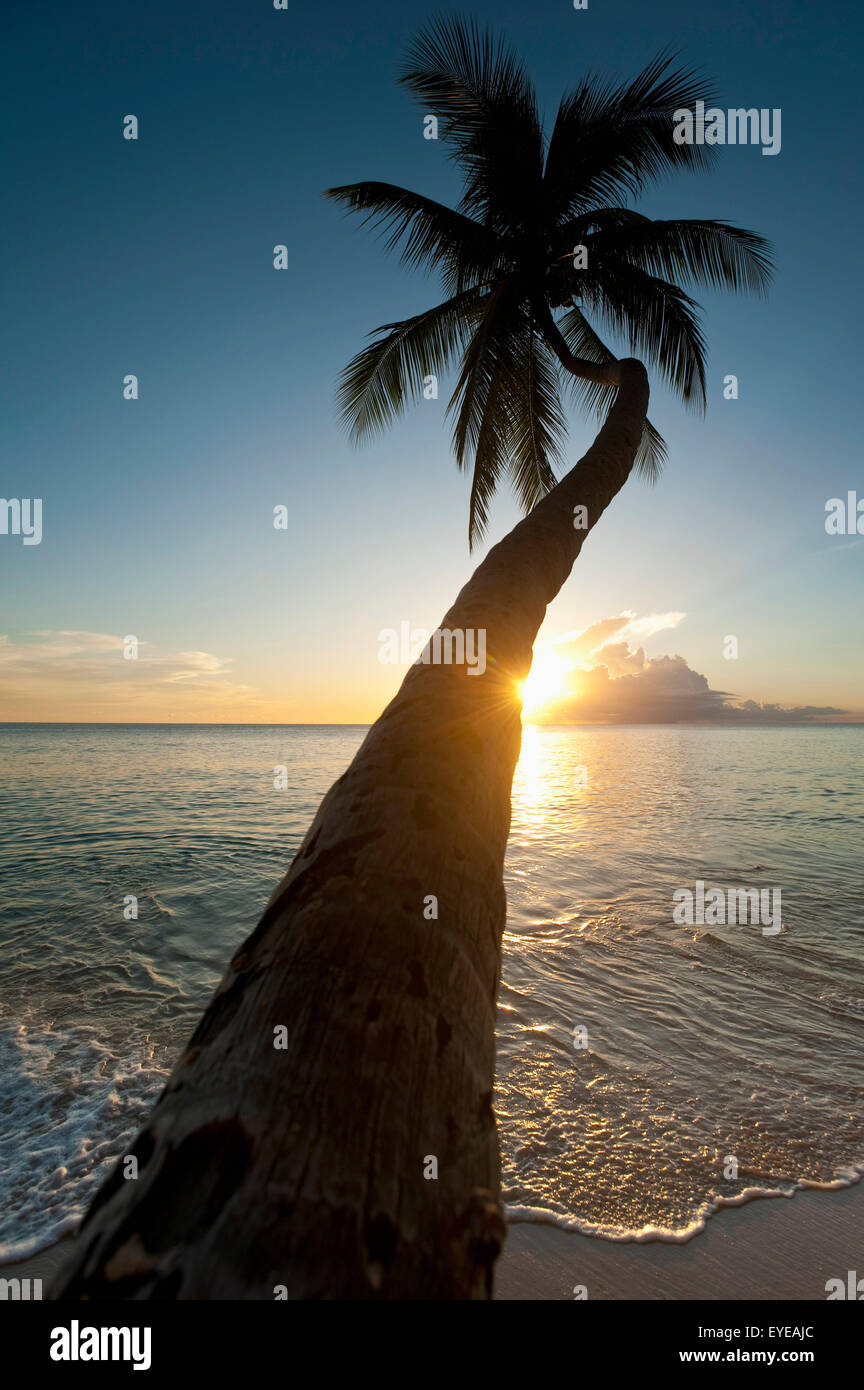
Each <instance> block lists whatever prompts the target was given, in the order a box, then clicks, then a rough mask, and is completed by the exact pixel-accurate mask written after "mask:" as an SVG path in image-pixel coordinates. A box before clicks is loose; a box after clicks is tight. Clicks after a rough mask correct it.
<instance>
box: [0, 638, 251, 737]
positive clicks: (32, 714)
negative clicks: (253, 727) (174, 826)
mask: <svg viewBox="0 0 864 1390" xmlns="http://www.w3.org/2000/svg"><path fill="white" fill-rule="evenodd" d="M123 652H124V637H122V636H116V635H114V634H111V633H104V632H85V631H77V630H61V631H46V630H39V631H36V632H33V633H29V634H26V635H25V636H23V637H21V638H20V639H16V640H14V641H13V640H11V639H10V638H9V637H8V636H2V635H0V719H3V720H21V719H24V720H33V721H38V720H40V719H48V720H57V719H62V720H67V721H69V722H70V723H71V722H75V721H77V720H82V721H88V720H96V721H111V720H116V721H118V722H125V721H133V722H134V721H136V720H141V721H142V722H149V721H159V720H163V719H164V720H171V719H177V720H180V721H183V720H188V721H190V722H196V723H197V722H207V721H213V722H219V721H222V720H224V721H229V722H230V721H233V720H254V719H256V718H261V717H262V705H263V701H262V700H261V699H260V698H259V696H258V694H257V692H256V691H255V690H254V689H253V688H252V687H251V686H247V685H243V684H241V683H239V682H238V681H236V680H234V679H233V677H232V673H231V665H232V662H231V658H230V657H221V656H216V655H214V654H213V653H212V652H202V651H181V652H170V651H160V650H159V649H158V648H157V647H156V646H155V645H154V644H153V643H151V642H147V641H140V642H139V646H138V656H137V658H136V659H131V660H127V659H125V658H124V655H123Z"/></svg>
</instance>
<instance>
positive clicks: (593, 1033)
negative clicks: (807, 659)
mask: <svg viewBox="0 0 864 1390" xmlns="http://www.w3.org/2000/svg"><path fill="white" fill-rule="evenodd" d="M363 733H364V730H363V729H360V728H353V727H323V726H322V727H308V726H307V727H296V726H295V727H286V726H276V727H254V728H253V727H232V726H229V727H212V726H211V727H201V726H197V727H190V726H186V727H171V728H166V727H162V726H138V727H136V726H124V727H119V726H118V727H112V726H80V725H79V726H72V725H69V726H63V725H53V726H22V725H6V726H0V767H2V770H3V777H2V791H0V883H2V898H0V947H2V957H0V1000H2V1002H0V1116H2V1140H0V1142H2V1154H0V1211H2V1218H0V1259H3V1260H8V1259H10V1258H12V1257H13V1256H15V1255H19V1256H20V1255H23V1254H26V1253H29V1252H32V1251H35V1250H37V1249H39V1248H41V1247H42V1246H44V1245H47V1244H49V1243H50V1242H51V1241H53V1240H54V1239H56V1238H57V1236H58V1235H60V1234H62V1233H63V1232H64V1231H67V1230H69V1229H72V1228H73V1227H74V1226H75V1224H76V1223H77V1221H78V1220H79V1219H80V1216H81V1214H82V1213H83V1210H84V1208H85V1207H86V1204H87V1201H88V1200H89V1198H90V1196H91V1195H92V1193H93V1190H94V1188H95V1187H96V1186H97V1185H98V1183H99V1182H100V1181H101V1179H102V1178H103V1177H104V1176H105V1173H106V1172H107V1170H108V1168H109V1167H110V1165H111V1163H112V1162H113V1161H114V1159H115V1157H116V1156H117V1155H118V1154H119V1153H122V1152H124V1151H125V1149H126V1147H127V1146H128V1142H129V1140H130V1139H131V1137H132V1135H133V1133H134V1132H135V1130H136V1128H137V1127H138V1125H139V1124H140V1122H141V1120H142V1117H143V1116H144V1114H145V1113H146V1111H147V1108H148V1106H149V1105H150V1104H151V1103H152V1101H153V1100H154V1098H155V1097H156V1095H157V1094H158V1092H159V1090H160V1088H161V1086H162V1084H163V1082H164V1080H165V1077H166V1075H167V1074H168V1072H169V1070H170V1068H171V1066H172V1063H173V1060H174V1058H175V1057H176V1056H177V1054H178V1052H179V1051H180V1049H181V1047H182V1044H183V1043H184V1041H185V1040H186V1038H187V1037H188V1035H189V1033H190V1032H191V1030H192V1029H193V1027H194V1026H195V1023H196V1021H197V1019H198V1016H199V1014H200V1013H201V1011H202V1009H203V1008H204V1007H205V1006H206V1004H207V1002H208V999H209V996H210V994H211V991H212V990H213V988H214V986H215V984H216V982H217V981H218V979H219V977H220V976H221V974H222V971H223V968H224V966H225V963H226V961H227V960H228V958H229V956H230V955H231V953H232V952H233V951H234V949H235V948H236V947H237V945H238V944H239V943H240V941H241V940H242V939H243V938H244V937H245V936H246V935H247V933H248V932H249V931H250V930H251V928H252V927H253V926H254V925H255V921H256V919H257V916H258V914H259V912H260V910H261V908H262V907H263V905H264V903H265V901H266V899H267V897H268V896H269V893H270V892H271V890H272V888H273V886H274V885H275V883H276V882H277V880H278V879H279V878H280V877H281V875H282V874H283V873H284V871H285V869H286V867H287V865H288V863H289V861H290V859H291V857H292V855H293V853H294V851H295V850H296V848H297V846H298V844H299V842H300V840H301V838H302V836H303V834H304V832H305V830H306V828H307V826H308V824H309V821H310V819H311V817H312V815H313V813H314V811H315V809H316V807H317V804H318V802H319V800H320V798H321V797H322V796H323V794H324V792H326V790H327V788H328V787H329V786H330V784H331V783H332V782H333V781H334V780H335V778H336V777H338V776H339V774H340V773H341V772H342V771H344V769H345V767H346V765H347V764H348V762H349V761H350V759H351V757H352V755H353V753H354V752H355V750H356V749H357V747H358V746H359V744H360V742H361V739H362V737H363ZM280 764H281V765H285V766H287V768H288V786H287V788H286V789H285V790H282V791H276V790H274V787H273V769H274V767H275V766H277V765H280ZM862 774H864V730H862V729H859V728H814V729H800V728H799V729H781V728H777V729H748V730H732V729H693V728H688V729H684V728H656V727H650V728H645V727H639V728H614V729H609V728H568V729H535V728H528V729H526V731H525V740H524V744H523V754H522V759H521V761H520V764H519V768H518V770H517V775H516V780H515V784H514V814H513V830H512V836H511V841H510V846H509V851H508V858H507V872H506V886H507V893H508V899H509V904H510V914H509V926H508V932H507V937H506V942H505V960H504V983H503V987H502V990H501V998H500V1006H501V1007H500V1014H499V1036H498V1082H497V1108H498V1115H499V1122H500V1131H501V1142H502V1151H503V1163H504V1183H505V1195H506V1199H507V1201H508V1204H509V1205H510V1208H511V1213H512V1214H513V1216H515V1217H522V1218H526V1219H533V1220H551V1221H555V1222H558V1223H560V1224H562V1225H570V1226H574V1227H577V1228H579V1229H582V1230H585V1231H589V1232H594V1233H596V1234H598V1235H604V1236H607V1237H611V1238H618V1239H627V1238H629V1239H633V1238H639V1239H646V1238H647V1239H650V1238H666V1239H679V1240H680V1239H686V1238H688V1237H689V1236H691V1235H692V1234H693V1233H694V1232H696V1231H698V1230H699V1229H700V1228H701V1226H702V1225H704V1221H705V1219H706V1217H707V1216H708V1215H710V1214H711V1212H712V1211H714V1210H716V1209H717V1208H718V1206H719V1205H722V1204H723V1202H724V1201H736V1200H740V1199H741V1197H742V1196H744V1197H747V1196H750V1195H753V1194H765V1193H770V1192H772V1191H777V1190H782V1191H787V1192H788V1191H790V1190H792V1189H793V1188H794V1186H795V1185H796V1184H799V1185H800V1184H802V1183H816V1184H819V1185H823V1184H832V1183H835V1182H841V1183H846V1182H848V1181H850V1180H852V1179H854V1178H855V1177H856V1175H857V1174H858V1173H859V1172H860V1171H864V1169H862V1168H861V1167H860V1166H859V1165H862V1163H864V1129H862V1119H861V1055H862V1041H864V961H862V947H864V865H862V843H864V841H862V827H864V775H862ZM697 880H703V881H704V882H705V883H706V884H707V885H709V886H718V887H721V888H724V889H725V888H731V887H756V888H763V887H766V888H767V887H779V888H780V889H781V891H782V905H783V912H782V919H783V929H782V931H781V932H780V933H779V934H778V935H776V936H766V935H764V934H763V932H762V930H761V927H760V926H759V924H758V923H757V924H754V925H745V926H699V925H693V926H676V925H675V924H674V923H673V921H672V906H673V900H672V894H673V892H674V891H675V890H676V889H678V888H686V887H690V888H693V887H694V886H695V883H696V881H697ZM128 895H134V896H135V897H136V898H137V899H138V918H137V920H126V919H125V918H124V901H125V899H126V898H127V896H128ZM574 1029H575V1030H579V1029H584V1030H585V1032H584V1033H578V1032H577V1033H575V1034H574ZM582 1042H584V1043H587V1046H577V1043H582ZM733 1159H734V1160H735V1166H734V1167H733V1165H732V1163H731V1160H733ZM736 1171H737V1176H735V1175H734V1174H735V1172H736Z"/></svg>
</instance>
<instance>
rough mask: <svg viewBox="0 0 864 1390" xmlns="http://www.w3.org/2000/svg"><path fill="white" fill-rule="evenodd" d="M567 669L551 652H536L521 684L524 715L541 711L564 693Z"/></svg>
mask: <svg viewBox="0 0 864 1390" xmlns="http://www.w3.org/2000/svg"><path fill="white" fill-rule="evenodd" d="M566 674H567V667H566V665H565V664H564V662H563V661H562V660H561V658H560V657H558V656H555V655H554V654H553V653H552V652H544V651H540V652H536V653H535V655H534V661H533V663H532V665H531V670H530V671H529V673H528V675H527V677H526V678H525V680H524V681H523V682H522V685H521V687H520V693H521V695H522V709H523V713H524V714H525V715H531V714H533V713H534V712H536V711H539V710H541V709H542V708H543V707H544V705H548V704H550V703H551V701H553V700H555V699H557V698H558V697H559V696H561V695H563V694H564V693H565V692H566V689H567V687H566V684H565V676H566Z"/></svg>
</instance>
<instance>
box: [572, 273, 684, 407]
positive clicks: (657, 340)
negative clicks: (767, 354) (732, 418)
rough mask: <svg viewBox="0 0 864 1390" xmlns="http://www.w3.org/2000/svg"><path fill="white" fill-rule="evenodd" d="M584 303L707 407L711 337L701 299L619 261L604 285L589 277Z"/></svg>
mask: <svg viewBox="0 0 864 1390" xmlns="http://www.w3.org/2000/svg"><path fill="white" fill-rule="evenodd" d="M583 298H584V302H585V307H586V308H587V309H588V311H589V313H591V314H593V315H594V316H595V317H596V318H597V319H599V320H600V321H601V322H602V323H605V324H606V325H607V326H608V327H609V328H610V329H611V330H612V332H613V333H615V334H617V335H618V336H619V337H621V338H623V339H624V340H625V341H626V342H627V343H628V344H629V348H630V351H631V352H632V353H634V354H636V355H637V356H640V355H641V356H644V357H645V359H646V361H647V363H648V364H649V365H650V366H652V367H654V368H655V369H656V370H657V371H659V372H660V374H661V376H662V377H663V378H664V379H665V381H666V382H667V383H668V385H669V386H670V387H671V388H672V390H673V391H675V393H676V394H677V395H678V396H679V397H680V399H681V400H682V401H683V402H684V404H685V405H686V406H689V407H690V408H691V409H694V410H699V411H704V409H705V358H706V352H707V348H706V343H705V338H704V335H703V333H702V328H701V325H700V323H699V305H698V304H697V303H696V302H695V300H693V299H691V298H690V296H689V295H687V294H685V293H684V291H683V290H681V289H679V288H678V286H677V285H672V284H670V283H669V282H668V281H667V280H662V279H660V278H659V277H658V276H656V275H649V274H648V273H647V272H646V271H644V270H640V269H639V268H638V267H637V266H631V265H627V264H626V263H622V262H618V263H617V264H616V265H615V267H614V269H612V268H611V267H610V268H608V269H607V270H606V271H605V272H604V274H603V276H602V288H600V287H599V286H598V285H597V284H596V283H592V282H591V281H586V285H585V289H584V292H583Z"/></svg>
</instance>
